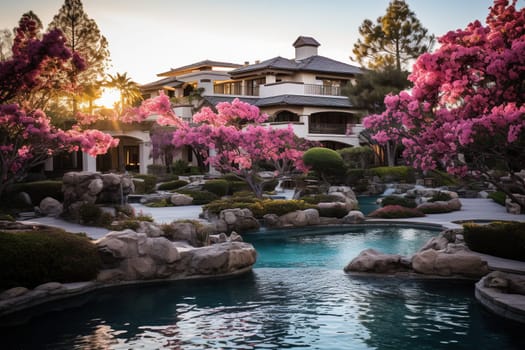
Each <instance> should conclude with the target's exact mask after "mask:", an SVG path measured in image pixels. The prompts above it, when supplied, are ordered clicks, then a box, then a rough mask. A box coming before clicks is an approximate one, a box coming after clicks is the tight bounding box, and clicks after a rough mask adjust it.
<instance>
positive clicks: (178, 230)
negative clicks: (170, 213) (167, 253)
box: [164, 221, 198, 247]
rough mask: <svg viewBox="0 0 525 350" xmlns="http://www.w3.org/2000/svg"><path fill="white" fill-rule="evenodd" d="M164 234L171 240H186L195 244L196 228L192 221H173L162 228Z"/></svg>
mask: <svg viewBox="0 0 525 350" xmlns="http://www.w3.org/2000/svg"><path fill="white" fill-rule="evenodd" d="M164 234H165V236H166V237H167V238H168V239H170V240H172V241H186V242H188V243H189V244H191V245H192V246H194V247H195V246H197V244H198V242H197V241H198V240H197V229H196V227H195V225H194V224H193V223H192V222H188V221H174V222H172V223H171V224H169V226H168V227H167V228H166V229H165V230H164Z"/></svg>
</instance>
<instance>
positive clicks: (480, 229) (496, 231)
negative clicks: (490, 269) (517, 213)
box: [463, 222, 525, 261]
mask: <svg viewBox="0 0 525 350" xmlns="http://www.w3.org/2000/svg"><path fill="white" fill-rule="evenodd" d="M463 237H464V238H465V242H466V243H467V245H468V247H469V248H470V249H472V250H473V251H476V252H480V253H484V254H489V255H494V256H499V257H501V258H506V259H514V260H520V261H525V223H524V222H492V223H490V224H488V225H478V224H473V223H472V224H464V225H463Z"/></svg>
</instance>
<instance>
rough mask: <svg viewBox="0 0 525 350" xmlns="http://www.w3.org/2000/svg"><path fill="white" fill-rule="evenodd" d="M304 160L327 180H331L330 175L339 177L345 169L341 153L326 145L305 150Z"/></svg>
mask: <svg viewBox="0 0 525 350" xmlns="http://www.w3.org/2000/svg"><path fill="white" fill-rule="evenodd" d="M303 162H304V164H305V165H307V166H309V167H311V169H312V170H313V171H315V172H316V173H318V174H319V175H320V176H321V178H323V179H324V180H326V181H329V180H331V179H329V177H339V176H340V175H342V174H343V173H344V169H345V168H344V164H343V158H341V155H340V154H339V153H337V152H336V151H334V150H331V149H329V148H324V147H312V148H310V149H309V150H308V151H306V152H304V154H303ZM332 181H333V180H332ZM329 182H330V181H329ZM338 182H339V180H338Z"/></svg>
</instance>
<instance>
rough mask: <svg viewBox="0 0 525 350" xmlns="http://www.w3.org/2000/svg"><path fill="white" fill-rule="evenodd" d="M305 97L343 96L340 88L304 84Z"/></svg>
mask: <svg viewBox="0 0 525 350" xmlns="http://www.w3.org/2000/svg"><path fill="white" fill-rule="evenodd" d="M304 94H305V95H322V96H343V95H342V91H341V87H340V86H330V85H318V84H304Z"/></svg>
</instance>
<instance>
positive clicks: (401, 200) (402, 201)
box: [381, 196, 417, 208]
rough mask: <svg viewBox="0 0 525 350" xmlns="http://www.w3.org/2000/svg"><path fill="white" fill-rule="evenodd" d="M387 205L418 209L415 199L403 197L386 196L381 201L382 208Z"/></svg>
mask: <svg viewBox="0 0 525 350" xmlns="http://www.w3.org/2000/svg"><path fill="white" fill-rule="evenodd" d="M387 205H400V206H402V207H405V208H415V207H417V204H416V201H415V200H414V199H413V198H406V197H401V196H386V197H385V198H383V199H382V200H381V206H382V207H386V206H387Z"/></svg>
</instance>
